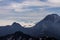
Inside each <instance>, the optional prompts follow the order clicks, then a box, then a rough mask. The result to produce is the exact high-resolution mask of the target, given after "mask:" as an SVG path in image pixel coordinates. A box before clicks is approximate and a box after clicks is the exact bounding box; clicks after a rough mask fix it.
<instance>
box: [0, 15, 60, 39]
mask: <svg viewBox="0 0 60 40" xmlns="http://www.w3.org/2000/svg"><path fill="white" fill-rule="evenodd" d="M17 31H21V32H23V33H24V34H27V35H30V36H32V37H43V36H49V37H55V38H58V39H60V16H58V15H57V14H51V15H47V16H46V17H45V18H44V19H43V20H41V21H40V22H38V23H37V24H36V25H35V26H33V27H31V28H24V27H22V26H21V25H20V24H19V23H16V22H14V23H13V24H12V25H7V26H1V27H0V36H4V35H7V34H12V33H15V32H17Z"/></svg>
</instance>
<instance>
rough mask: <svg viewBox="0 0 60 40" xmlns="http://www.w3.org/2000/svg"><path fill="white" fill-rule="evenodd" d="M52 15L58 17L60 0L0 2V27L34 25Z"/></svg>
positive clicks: (11, 0) (0, 0)
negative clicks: (16, 23)
mask: <svg viewBox="0 0 60 40" xmlns="http://www.w3.org/2000/svg"><path fill="white" fill-rule="evenodd" d="M53 13H54V14H58V15H60V0H0V25H8V24H11V23H12V22H14V21H16V22H19V23H20V24H22V25H24V24H27V23H28V24H27V25H29V24H31V23H32V24H31V25H34V23H37V22H39V21H40V20H42V19H43V18H44V17H45V16H46V15H48V14H53Z"/></svg>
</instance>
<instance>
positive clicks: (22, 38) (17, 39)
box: [0, 31, 57, 40]
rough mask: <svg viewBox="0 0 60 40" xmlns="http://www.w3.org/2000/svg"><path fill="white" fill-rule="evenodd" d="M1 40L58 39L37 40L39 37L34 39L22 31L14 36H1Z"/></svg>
mask: <svg viewBox="0 0 60 40" xmlns="http://www.w3.org/2000/svg"><path fill="white" fill-rule="evenodd" d="M0 40H57V39H56V38H54V37H47V36H43V37H38V38H37V37H32V36H30V35H27V34H24V33H23V32H21V31H17V32H15V33H13V34H8V35H5V36H1V37H0Z"/></svg>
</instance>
